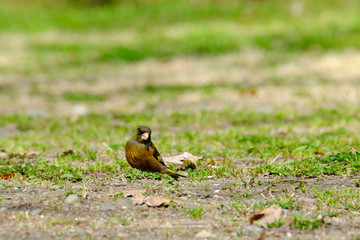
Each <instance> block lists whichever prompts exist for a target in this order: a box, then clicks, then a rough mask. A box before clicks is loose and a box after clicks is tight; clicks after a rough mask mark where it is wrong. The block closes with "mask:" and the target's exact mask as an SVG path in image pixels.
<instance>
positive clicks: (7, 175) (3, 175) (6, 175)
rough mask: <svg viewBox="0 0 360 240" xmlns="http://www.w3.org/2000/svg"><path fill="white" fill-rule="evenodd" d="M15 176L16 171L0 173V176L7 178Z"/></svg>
mask: <svg viewBox="0 0 360 240" xmlns="http://www.w3.org/2000/svg"><path fill="white" fill-rule="evenodd" d="M15 176H16V173H4V174H2V175H0V178H2V179H9V178H13V177H15Z"/></svg>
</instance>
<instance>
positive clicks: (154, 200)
mask: <svg viewBox="0 0 360 240" xmlns="http://www.w3.org/2000/svg"><path fill="white" fill-rule="evenodd" d="M169 203H170V200H169V199H167V198H163V197H147V198H146V199H145V204H146V205H147V206H149V207H161V206H165V207H167V206H169Z"/></svg>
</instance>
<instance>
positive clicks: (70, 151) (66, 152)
mask: <svg viewBox="0 0 360 240" xmlns="http://www.w3.org/2000/svg"><path fill="white" fill-rule="evenodd" d="M62 154H63V155H70V154H74V150H72V149H67V150H65V151H63V152H62Z"/></svg>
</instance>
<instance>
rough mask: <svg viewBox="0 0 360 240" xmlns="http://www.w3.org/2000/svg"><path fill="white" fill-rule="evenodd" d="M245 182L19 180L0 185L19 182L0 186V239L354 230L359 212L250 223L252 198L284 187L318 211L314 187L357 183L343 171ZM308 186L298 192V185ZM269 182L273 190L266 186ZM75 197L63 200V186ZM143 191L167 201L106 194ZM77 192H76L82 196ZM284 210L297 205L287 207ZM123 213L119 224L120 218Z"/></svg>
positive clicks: (332, 235)
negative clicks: (302, 222)
mask: <svg viewBox="0 0 360 240" xmlns="http://www.w3.org/2000/svg"><path fill="white" fill-rule="evenodd" d="M243 180H245V181H248V182H250V185H249V187H246V186H245V185H244V183H243V182H242V181H241V180H240V179H209V180H204V181H201V182H189V181H187V180H179V181H178V182H175V183H174V186H176V185H178V186H177V187H174V190H173V191H170V190H169V189H168V188H167V187H166V186H164V184H163V182H162V181H161V180H150V179H141V180H137V181H136V182H127V181H122V180H120V179H118V178H114V179H106V176H103V177H97V178H95V179H94V180H93V181H92V182H91V183H86V184H83V183H69V184H68V185H67V186H65V187H60V186H57V185H53V184H51V183H49V182H44V183H43V184H30V183H28V182H23V181H21V179H18V180H16V179H12V180H11V181H10V182H9V181H8V180H7V181H5V180H1V184H7V185H12V186H18V184H22V186H21V187H14V188H11V189H10V188H8V189H6V190H2V193H1V194H2V196H3V197H4V200H3V201H1V202H0V216H1V229H0V236H1V237H2V239H51V238H57V239H165V238H170V239H193V238H206V239H211V238H213V239H219V238H222V239H233V238H241V239H257V238H258V237H260V235H261V234H262V233H263V232H264V233H265V234H266V235H265V236H266V239H296V238H298V239H351V238H352V237H355V236H359V234H360V228H359V226H360V217H359V215H358V213H357V212H353V214H350V215H349V214H345V215H339V216H337V217H327V216H321V215H320V216H318V218H322V219H323V222H324V223H325V224H324V227H322V228H319V229H316V230H311V231H305V230H297V229H295V228H289V227H281V228H262V227H259V226H257V225H250V223H249V218H250V217H251V215H252V214H253V213H254V210H253V209H252V207H251V206H253V205H254V203H260V202H266V201H273V200H274V199H275V198H277V197H278V196H281V195H283V194H284V193H289V194H293V198H294V199H295V200H294V202H295V203H300V204H302V206H303V207H302V209H301V211H302V212H304V213H307V214H308V215H316V214H317V210H318V204H317V202H318V199H316V198H314V195H313V190H312V189H313V187H316V188H318V189H323V188H329V187H336V188H340V187H353V186H354V185H355V182H354V181H353V180H352V179H351V178H349V177H346V176H341V177H335V176H324V177H318V178H313V179H297V178H288V179H280V178H279V177H273V176H264V177H260V178H256V181H262V182H263V185H261V186H258V185H256V184H251V180H250V179H243ZM299 183H301V184H302V186H303V187H305V188H307V189H309V190H308V191H307V192H306V193H303V192H302V191H300V190H299V189H296V186H298V185H299ZM270 186H271V189H272V192H271V193H270V192H269V191H268V189H269V187H270ZM69 189H71V191H73V192H78V194H73V195H69V196H75V197H74V199H71V200H70V201H68V199H69V196H68V193H67V192H68V190H69ZM144 189H145V190H146V192H145V195H147V196H162V197H164V198H167V199H170V200H172V202H171V203H170V205H169V206H167V207H166V206H160V207H149V206H147V205H145V204H141V205H136V204H134V203H133V201H132V198H131V197H119V198H117V199H114V198H112V196H115V195H117V194H118V193H119V192H124V191H126V190H144ZM80 193H81V194H80ZM245 193H251V194H252V195H251V197H247V198H242V199H241V202H242V203H244V205H243V206H247V207H244V208H243V212H242V213H240V212H237V211H235V210H234V208H233V207H232V204H233V202H234V198H233V197H232V195H233V194H245ZM196 206H200V207H201V208H202V209H203V215H202V218H201V219H195V218H193V217H192V216H191V215H188V214H185V211H186V209H193V208H194V207H196ZM286 212H287V213H286V214H299V211H291V210H286ZM124 218H125V219H126V222H123V221H122V220H121V219H124Z"/></svg>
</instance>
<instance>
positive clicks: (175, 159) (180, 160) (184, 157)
mask: <svg viewBox="0 0 360 240" xmlns="http://www.w3.org/2000/svg"><path fill="white" fill-rule="evenodd" d="M201 158H202V157H199V156H194V155H192V154H191V153H188V152H184V153H183V154H180V155H176V156H170V157H163V160H164V163H165V165H166V166H169V163H174V164H180V165H183V164H184V162H185V161H189V162H190V165H192V166H193V167H194V168H196V161H197V160H199V159H201Z"/></svg>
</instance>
